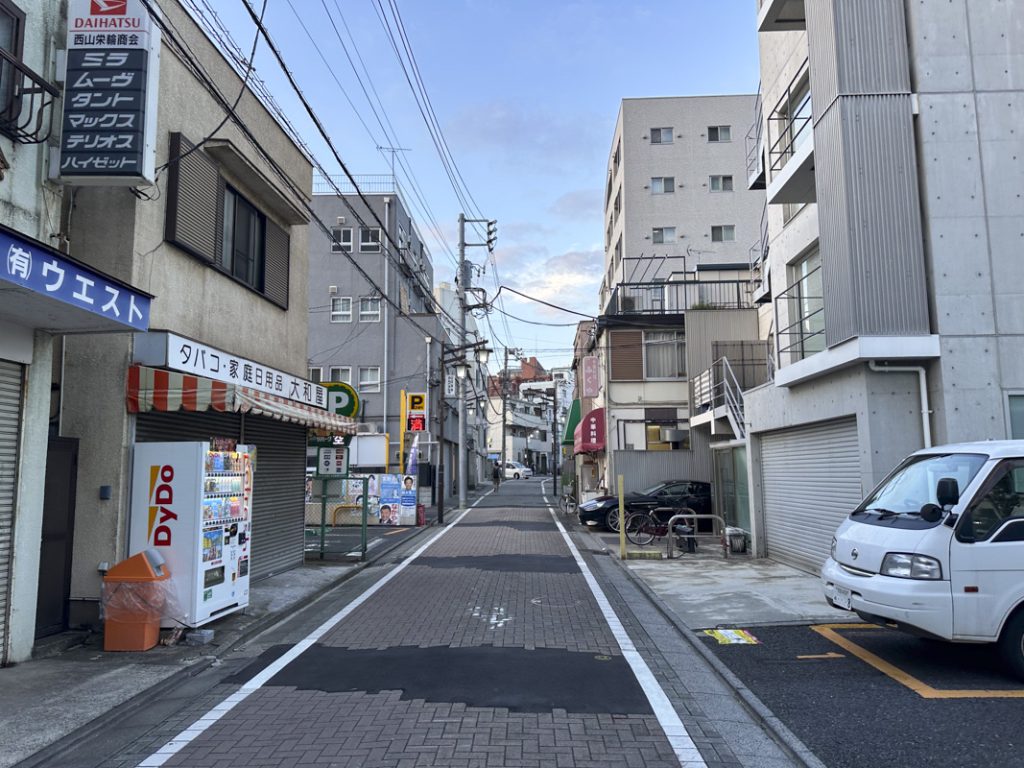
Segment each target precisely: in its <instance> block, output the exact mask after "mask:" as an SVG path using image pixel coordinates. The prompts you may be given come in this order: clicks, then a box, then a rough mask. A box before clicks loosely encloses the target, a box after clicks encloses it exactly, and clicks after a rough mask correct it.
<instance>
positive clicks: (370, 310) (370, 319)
mask: <svg viewBox="0 0 1024 768" xmlns="http://www.w3.org/2000/svg"><path fill="white" fill-rule="evenodd" d="M359 322H360V323H379V322H380V298H372V297H369V296H363V297H362V298H361V299H359Z"/></svg>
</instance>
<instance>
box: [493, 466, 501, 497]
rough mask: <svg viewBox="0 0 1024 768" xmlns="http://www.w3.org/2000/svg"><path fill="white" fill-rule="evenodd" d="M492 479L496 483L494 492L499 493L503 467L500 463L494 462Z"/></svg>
mask: <svg viewBox="0 0 1024 768" xmlns="http://www.w3.org/2000/svg"><path fill="white" fill-rule="evenodd" d="M491 479H492V480H493V481H494V492H495V493H497V492H498V486H499V485H501V465H499V464H498V462H494V468H493V469H492V470H491Z"/></svg>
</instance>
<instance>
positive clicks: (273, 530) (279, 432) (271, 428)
mask: <svg viewBox="0 0 1024 768" xmlns="http://www.w3.org/2000/svg"><path fill="white" fill-rule="evenodd" d="M244 432H245V442H246V443H248V444H250V445H255V446H256V474H255V475H254V476H253V495H254V498H253V509H252V578H253V580H257V579H261V578H266V577H267V576H273V575H274V574H275V573H281V572H282V571H287V570H289V569H290V568H296V567H298V566H300V565H302V563H303V560H304V557H305V555H304V551H303V536H304V535H305V529H304V525H305V519H306V428H305V427H304V426H302V425H300V424H289V423H287V422H283V421H276V420H274V419H268V418H266V417H264V416H253V415H247V416H246V417H245V429H244Z"/></svg>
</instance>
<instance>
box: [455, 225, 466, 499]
mask: <svg viewBox="0 0 1024 768" xmlns="http://www.w3.org/2000/svg"><path fill="white" fill-rule="evenodd" d="M458 274H459V279H458V281H457V282H458V297H459V344H458V346H459V347H462V348H465V346H466V288H467V285H466V283H467V282H468V280H469V270H468V269H466V214H464V213H460V214H459V273H458ZM467 376H468V371H467ZM457 382H458V384H457V385H458V388H459V509H465V508H466V488H467V483H466V464H467V462H466V445H467V443H468V440H467V439H466V378H465V377H459V378H457Z"/></svg>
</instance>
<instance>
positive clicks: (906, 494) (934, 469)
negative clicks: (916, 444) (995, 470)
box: [856, 453, 988, 514]
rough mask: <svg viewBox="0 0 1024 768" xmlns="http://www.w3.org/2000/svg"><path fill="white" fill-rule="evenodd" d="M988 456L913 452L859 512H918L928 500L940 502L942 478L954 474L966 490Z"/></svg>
mask: <svg viewBox="0 0 1024 768" xmlns="http://www.w3.org/2000/svg"><path fill="white" fill-rule="evenodd" d="M987 460H988V457H987V456H985V455H984V454H979V453H947V454H940V455H931V456H911V457H910V458H908V459H907V460H905V461H904V462H903V463H902V464H900V465H899V466H898V467H897V468H896V469H895V470H893V472H892V473H891V474H890V475H889V476H888V477H887V478H886V479H885V480H884V481H882V484H881V485H879V486H878V488H876V489H875V490H874V492H873V493H872V494H871V495H870V496H868V498H867V499H866V500H865V501H864V503H863V504H861V505H860V506H859V507H857V509H856V512H863V511H877V512H879V513H880V514H885V513H895V514H906V513H908V512H911V513H915V514H916V513H917V512H920V511H921V507H923V506H924V505H925V504H938V499H937V498H936V496H935V491H936V488H937V486H938V483H939V480H941V479H942V478H944V477H951V478H953V479H954V480H956V484H957V487H958V488H959V490H960V493H963V492H964V490H965V489H966V488H967V486H968V485H970V482H971V480H973V479H974V476H975V475H976V474H978V470H980V469H981V468H982V466H983V465H984V464H985V462H986V461H987Z"/></svg>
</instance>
